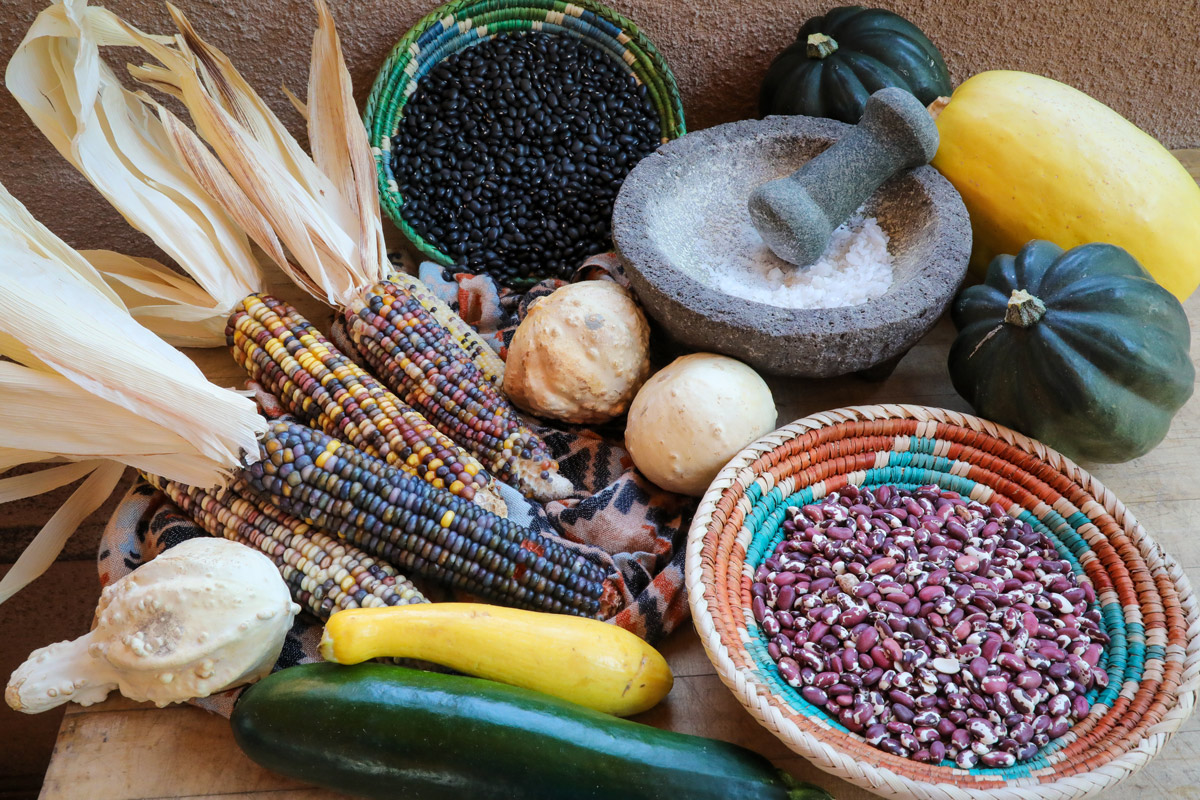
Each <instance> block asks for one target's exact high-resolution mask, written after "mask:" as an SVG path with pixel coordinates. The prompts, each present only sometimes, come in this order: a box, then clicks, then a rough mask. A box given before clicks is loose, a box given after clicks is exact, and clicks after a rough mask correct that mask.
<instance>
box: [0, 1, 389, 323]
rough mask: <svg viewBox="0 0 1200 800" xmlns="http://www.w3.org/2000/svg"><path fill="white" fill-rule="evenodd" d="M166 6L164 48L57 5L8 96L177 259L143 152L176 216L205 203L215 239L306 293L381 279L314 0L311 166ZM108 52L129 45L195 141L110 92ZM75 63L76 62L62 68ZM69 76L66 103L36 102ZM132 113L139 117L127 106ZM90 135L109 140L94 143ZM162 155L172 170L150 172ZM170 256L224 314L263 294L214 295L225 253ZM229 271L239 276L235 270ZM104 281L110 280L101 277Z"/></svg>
mask: <svg viewBox="0 0 1200 800" xmlns="http://www.w3.org/2000/svg"><path fill="white" fill-rule="evenodd" d="M169 8H170V11H171V14H172V17H173V18H174V21H175V23H176V26H177V27H178V29H179V31H180V32H179V34H177V35H175V36H173V37H164V36H152V35H149V34H146V33H143V32H141V31H139V30H137V29H136V28H134V27H133V26H131V25H128V24H126V23H125V22H124V21H122V20H121V19H119V18H118V17H117V16H116V15H114V14H112V13H111V12H109V11H107V10H105V9H103V8H100V7H87V5H86V3H85V0H65V2H64V3H63V5H56V6H54V7H52V8H50V9H47V10H46V11H44V12H43V13H42V15H41V16H40V17H39V18H38V20H37V22H35V24H34V28H33V29H32V30H31V31H30V33H29V35H28V36H27V37H26V39H25V41H24V42H23V43H22V45H21V47H20V48H19V49H18V52H17V55H16V56H15V57H14V59H13V63H14V65H17V66H16V67H13V66H10V68H9V74H8V81H9V86H10V88H11V89H13V91H14V93H15V94H17V95H18V97H19V99H20V100H21V102H22V105H23V106H24V107H25V108H26V110H27V111H28V112H29V114H30V116H31V117H33V118H34V121H35V122H36V123H37V124H38V126H39V127H40V128H41V129H42V130H43V132H45V133H46V135H47V136H49V137H50V138H51V140H52V141H55V143H56V146H58V147H59V149H60V151H63V152H64V153H67V152H69V153H70V155H69V156H68V157H69V158H71V160H72V163H73V164H74V165H75V166H76V167H77V168H78V169H79V170H80V171H81V172H82V173H83V174H84V175H85V177H87V178H88V180H90V181H91V182H92V183H93V184H95V185H96V186H97V187H98V188H99V189H100V190H101V191H102V192H103V193H104V194H105V196H106V197H107V198H108V200H109V201H110V202H111V203H113V205H115V206H116V207H117V208H118V210H120V211H121V213H122V214H123V215H124V216H125V217H126V218H127V219H128V220H129V221H130V222H131V223H132V224H133V225H134V227H136V228H138V229H139V230H141V231H143V232H145V233H146V234H148V235H149V236H150V237H151V238H152V239H154V241H155V242H156V243H158V244H159V246H161V247H164V249H167V248H168V247H170V246H172V245H173V244H174V245H178V246H177V248H176V249H183V246H182V245H181V244H180V243H179V235H178V229H179V225H178V224H173V225H169V226H168V225H163V224H158V222H159V220H158V217H156V216H155V215H156V214H158V215H161V213H162V212H161V209H159V208H158V205H159V204H158V203H155V202H154V200H155V199H164V198H162V196H161V195H155V194H154V191H155V190H156V184H154V183H153V182H151V181H149V179H148V176H146V175H144V174H143V172H144V170H142V169H141V168H140V166H135V165H139V164H140V161H139V159H138V158H137V157H135V154H137V153H141V152H143V151H145V152H148V153H150V155H151V159H152V161H153V162H154V163H155V164H157V165H158V166H159V167H161V168H162V169H165V170H168V172H169V174H170V176H171V180H172V181H175V182H178V183H179V185H183V186H187V187H188V191H187V192H183V195H184V198H183V199H184V200H185V201H186V202H184V203H183V204H181V208H182V209H183V210H184V212H185V213H186V212H188V211H189V210H190V209H191V208H193V207H195V208H199V207H201V205H202V203H204V202H208V203H210V204H212V205H216V206H219V207H220V209H221V211H220V213H219V214H215V215H214V214H211V213H209V214H207V215H206V216H207V217H208V218H209V219H211V220H214V222H213V226H214V228H217V229H219V230H220V232H221V233H222V234H228V236H226V237H225V238H229V237H232V235H233V234H232V233H230V232H231V231H237V230H238V229H239V228H240V230H241V231H244V232H245V235H247V236H248V237H249V238H250V239H252V240H253V241H254V242H255V243H256V244H258V245H259V246H260V247H261V248H262V249H263V251H264V252H265V253H266V254H267V255H268V257H270V258H271V259H272V261H274V262H275V263H276V264H277V265H278V266H279V267H280V268H281V269H282V270H283V271H284V272H285V273H287V274H288V275H289V277H291V278H292V279H293V280H294V281H295V282H296V283H298V284H300V285H301V286H302V287H304V288H305V289H306V290H307V291H308V292H309V293H311V294H313V295H314V296H316V297H317V298H319V299H322V300H325V301H326V302H329V303H331V304H334V305H343V306H344V305H347V304H348V302H347V301H349V300H350V299H352V298H354V297H357V296H358V295H359V294H360V293H361V291H362V290H363V289H365V288H366V287H368V286H371V285H373V284H375V283H376V282H378V281H379V280H381V279H382V278H384V277H385V276H386V273H387V272H388V262H387V254H386V245H385V243H384V238H383V226H382V222H381V219H380V212H379V203H378V191H377V188H376V185H375V173H374V163H373V160H372V158H371V154H370V149H369V145H368V143H367V136H366V131H365V130H364V128H363V125H362V121H361V120H360V119H359V116H358V112H357V110H356V109H355V106H354V99H353V95H352V92H351V84H350V76H349V73H348V72H347V70H346V67H345V63H344V61H343V58H342V51H341V45H340V42H339V41H338V37H337V32H336V29H335V27H334V24H333V19H332V17H331V16H330V14H329V9H328V8H327V7H326V5H325V3H324V0H317V12H318V29H317V32H316V35H315V37H314V41H313V55H312V64H311V69H310V80H309V90H308V98H307V104H304V103H300V101H299V100H297V99H296V98H294V97H293V98H291V99H292V100H293V102H294V103H295V104H296V105H297V107H298V108H300V109H301V113H302V114H304V116H305V117H306V119H307V121H308V131H309V140H310V143H311V146H312V151H313V156H312V157H310V156H309V155H308V154H307V153H306V152H305V151H304V149H303V148H302V147H301V146H300V144H299V143H298V142H296V140H295V139H294V138H293V137H292V136H291V134H289V133H288V131H287V129H286V128H285V127H284V126H283V123H282V122H280V120H279V119H278V118H277V117H276V116H275V114H274V113H273V112H272V111H271V110H270V108H268V107H267V105H266V104H265V103H264V102H263V101H262V99H261V98H260V97H259V96H258V95H257V94H256V93H255V92H254V90H253V89H252V88H251V87H250V85H249V84H248V83H247V82H246V81H245V79H244V78H242V76H241V75H240V74H239V73H238V72H237V70H236V69H235V68H234V67H233V65H232V64H231V63H230V61H229V59H228V58H227V57H226V56H225V55H224V54H223V53H222V52H221V51H219V50H217V49H216V48H214V47H212V46H211V45H209V44H208V43H206V42H205V41H204V40H203V39H201V38H200V36H199V35H198V34H197V32H196V31H195V29H194V28H193V27H192V25H191V24H190V23H189V22H188V20H187V18H186V17H185V16H184V15H183V14H182V13H181V12H180V11H179V10H178V9H176V8H174V7H173V6H169ZM109 45H135V46H137V47H140V48H141V49H142V50H143V51H144V52H146V53H147V54H148V55H149V56H151V57H152V58H153V59H155V60H156V61H157V63H148V64H142V65H140V66H132V67H130V72H131V73H132V75H133V77H134V78H136V79H137V80H138V81H140V82H142V83H143V84H145V85H146V86H148V87H151V88H153V89H157V90H159V91H162V92H164V93H166V94H169V95H171V96H173V97H175V98H178V99H179V100H180V101H182V103H183V104H184V106H186V108H187V110H188V113H189V115H190V118H191V122H192V125H193V126H194V129H195V130H194V131H193V130H192V128H189V127H188V126H187V125H185V124H184V123H183V122H182V121H180V120H179V119H178V118H177V117H175V116H174V115H173V114H172V113H171V112H170V111H169V110H168V109H166V108H164V107H163V106H162V105H161V104H159V103H157V102H156V101H155V100H153V99H152V98H151V97H150V96H149V95H147V94H145V93H139V94H136V95H135V94H133V93H130V92H128V91H126V90H124V89H122V88H119V87H118V84H117V83H116V78H115V76H114V75H113V74H112V73H111V71H109V70H108V69H107V67H105V65H104V63H103V62H102V61H101V60H100V59H99V57H98V55H96V54H97V53H98V50H99V47H101V46H109ZM75 53H78V54H82V55H80V56H79V57H78V58H76V59H75V60H74V61H70V60H69V59H70V57H71V55H72V54H75ZM63 63H67V64H68V65H69V67H70V69H64V68H63V67H62V66H61V64H63ZM18 67H19V70H20V72H19V73H18V72H17V69H18ZM66 73H69V74H67V75H66V77H67V80H66V81H65V84H64V85H65V87H66V88H65V90H64V91H63V92H59V93H56V92H53V91H50V92H47V91H46V90H47V88H48V87H51V86H53V85H54V84H55V83H56V82H58V81H59V80H60V79H61V78H62V77H63V76H64V74H66ZM289 96H290V95H289ZM118 100H119V101H120V102H118ZM138 103H142V104H144V105H143V107H142V108H140V109H136V108H134V106H135V105H137V104H138ZM118 121H119V123H120V124H118ZM89 127H90V128H94V127H100V128H103V129H105V130H111V132H112V135H111V136H110V137H107V138H105V139H104V141H103V142H99V141H97V142H93V141H92V138H93V137H92V135H91V133H90V130H89ZM95 138H101V137H95ZM101 145H106V147H105V146H101ZM210 148H211V149H210ZM168 150H169V151H170V157H171V160H172V161H173V163H172V164H171V165H169V166H168V165H166V164H161V163H160V162H159V160H160V159H163V158H164V157H165V154H166V153H167V151H168ZM114 154H117V155H118V156H121V157H115V156H114ZM124 154H129V157H128V158H125V157H123V155H124ZM197 193H199V194H202V195H203V199H201V198H199V197H197V196H196V194H197ZM189 203H190V205H189ZM204 207H205V208H208V207H209V206H207V205H206V206H204ZM230 220H232V221H234V222H236V225H229V224H228V223H229V221H230ZM168 252H171V253H172V255H173V257H174V258H175V259H176V261H177V262H178V263H179V264H180V266H181V267H182V268H183V269H184V270H186V271H187V272H188V274H189V275H191V276H192V277H194V278H195V279H196V281H197V282H198V283H199V284H200V285H201V286H203V287H204V288H205V289H206V290H207V291H208V292H209V294H211V295H212V296H213V297H214V298H217V302H218V305H220V306H222V307H228V306H231V303H230V302H229V301H230V300H232V301H233V302H236V301H238V300H241V299H242V297H243V296H244V295H246V294H249V293H251V292H252V291H258V290H260V289H261V288H262V286H261V282H259V283H255V279H254V278H253V277H248V276H243V277H244V280H243V281H242V283H243V284H246V285H242V286H241V287H240V288H242V289H244V290H245V291H242V292H241V294H238V296H237V297H236V298H234V297H233V294H236V292H234V291H231V290H230V289H229V288H228V287H224V286H221V285H219V280H218V278H220V276H214V275H212V274H210V273H211V270H212V269H213V265H214V264H217V265H221V264H223V263H225V262H229V261H230V258H229V255H228V254H226V258H225V261H224V262H223V261H222V260H221V259H214V258H213V257H211V256H205V257H196V258H195V259H189V258H187V254H186V253H179V252H176V251H175V250H168ZM233 261H234V262H236V261H237V259H233ZM193 262H200V263H199V264H194V263H193ZM204 267H207V271H206V270H205V269H204ZM231 269H233V271H235V272H240V270H239V269H238V268H237V267H236V264H235V266H234V267H232V268H231ZM101 271H102V272H103V273H104V274H105V276H106V278H108V279H109V280H110V281H111V280H113V279H114V276H113V275H112V274H111V273H110V272H109V271H108V268H107V266H102V267H101ZM250 284H252V285H250ZM183 300H184V298H176V302H181V301H183Z"/></svg>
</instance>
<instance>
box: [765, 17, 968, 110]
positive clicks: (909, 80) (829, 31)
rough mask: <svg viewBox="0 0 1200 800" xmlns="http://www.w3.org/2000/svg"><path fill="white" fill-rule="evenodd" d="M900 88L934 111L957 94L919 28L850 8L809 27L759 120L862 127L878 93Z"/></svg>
mask: <svg viewBox="0 0 1200 800" xmlns="http://www.w3.org/2000/svg"><path fill="white" fill-rule="evenodd" d="M888 86H895V87H897V88H899V89H903V90H905V91H906V92H911V93H912V94H914V95H916V97H917V99H918V100H920V101H921V102H922V103H924V104H925V105H929V104H930V103H932V102H933V101H934V100H936V99H937V98H938V97H939V96H940V95H946V94H949V93H950V73H948V72H947V71H946V62H945V61H943V60H942V54H941V53H939V52H938V49H937V48H936V47H934V46H933V43H932V42H931V41H929V39H928V38H926V36H925V34H923V33H921V31H920V29H919V28H917V26H916V25H914V24H912V23H911V22H909V21H908V20H906V19H905V18H904V17H901V16H900V15H898V14H893V13H892V12H891V11H885V10H883V9H882V8H863V7H862V6H844V7H841V8H835V9H833V10H832V11H830V12H829V13H827V14H825V15H824V16H820V17H814V18H813V19H810V20H808V22H805V23H804V25H803V26H801V28H800V32H799V33H798V34H797V35H796V41H795V42H793V43H792V44H791V45H790V46H789V47H788V48H787V49H786V50H784V51H783V52H782V53H780V54H779V55H778V56H776V57H775V60H774V61H772V62H771V66H770V68H769V69H768V70H767V75H766V77H765V78H763V83H762V90H761V93H760V95H759V113H760V114H762V115H763V116H766V115H768V114H803V115H805V116H808V117H831V118H833V119H840V120H841V121H842V122H849V123H855V122H858V119H859V117H861V116H862V113H863V105H864V104H865V103H866V102H867V98H868V97H870V96H871V94H872V93H874V92H877V91H879V90H880V89H883V88H886V87H888Z"/></svg>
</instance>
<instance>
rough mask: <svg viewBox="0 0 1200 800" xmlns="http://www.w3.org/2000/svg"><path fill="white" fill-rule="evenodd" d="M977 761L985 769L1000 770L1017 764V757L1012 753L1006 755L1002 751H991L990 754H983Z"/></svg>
mask: <svg viewBox="0 0 1200 800" xmlns="http://www.w3.org/2000/svg"><path fill="white" fill-rule="evenodd" d="M979 761H980V763H981V764H983V765H984V766H985V767H993V768H1002V767H1011V766H1012V765H1013V764H1015V763H1017V757H1016V756H1014V755H1013V754H1012V753H1006V752H1004V751H1003V750H993V751H992V752H990V753H984V754H983V755H981V756H980V757H979Z"/></svg>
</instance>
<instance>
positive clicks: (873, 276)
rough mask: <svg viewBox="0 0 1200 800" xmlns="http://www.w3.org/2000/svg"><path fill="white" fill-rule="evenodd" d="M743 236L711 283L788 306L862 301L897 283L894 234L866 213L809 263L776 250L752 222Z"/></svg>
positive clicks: (712, 275)
mask: <svg viewBox="0 0 1200 800" xmlns="http://www.w3.org/2000/svg"><path fill="white" fill-rule="evenodd" d="M746 221H747V229H746V230H745V231H742V232H741V233H742V236H741V237H739V241H740V242H742V243H743V244H742V247H743V248H744V249H742V250H739V251H736V252H733V253H730V255H729V260H728V261H727V262H726V263H725V264H723V265H720V266H716V265H714V267H713V268H712V270H711V272H710V276H709V277H710V282H712V283H715V285H716V286H717V288H719V289H720V290H721V291H723V292H725V293H726V294H728V295H732V296H734V297H741V298H743V299H746V300H754V301H755V302H759V303H769V304H770V305H774V306H783V307H784V308H837V307H839V306H857V305H861V304H862V303H865V302H867V301H868V300H872V299H874V298H876V297H879V296H880V295H882V294H883V293H884V292H886V291H887V290H888V287H889V286H891V285H892V256H891V254H890V253H888V249H887V245H888V235H887V234H886V233H884V232H883V229H882V228H880V227H879V221H878V220H876V219H875V218H874V217H867V218H866V219H864V218H863V217H862V215H861V214H860V213H856V214H855V215H854V216H853V217H851V218H850V219H848V220H846V221H845V222H843V223H842V224H841V225H840V226H838V228H837V229H836V230H834V232H833V235H832V236H830V238H829V244H828V245H827V246H826V248H825V252H824V253H822V254H821V257H820V258H819V259H817V261H816V263H814V264H812V265H810V266H807V267H797V266H795V265H794V264H789V263H788V262H786V261H784V260H783V259H781V258H779V257H778V256H776V255H775V254H774V253H772V252H771V250H770V248H768V247H767V246H766V245H765V244H763V242H762V239H761V238H759V235H758V231H756V230H754V227H753V226H752V225H749V216H748V215H747V218H746Z"/></svg>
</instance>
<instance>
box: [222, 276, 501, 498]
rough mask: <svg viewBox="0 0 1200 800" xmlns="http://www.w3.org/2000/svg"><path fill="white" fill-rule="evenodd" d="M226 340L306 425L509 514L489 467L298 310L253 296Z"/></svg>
mask: <svg viewBox="0 0 1200 800" xmlns="http://www.w3.org/2000/svg"><path fill="white" fill-rule="evenodd" d="M225 334H226V339H227V341H228V343H229V346H230V347H231V348H232V350H233V354H234V358H235V359H236V360H237V362H238V364H240V365H241V366H242V368H243V369H245V370H246V372H247V373H248V374H249V376H250V378H251V379H252V380H254V381H257V382H258V383H260V384H262V385H263V386H265V387H266V388H267V389H268V390H269V391H270V392H271V393H272V394H273V395H275V397H276V398H278V399H279V401H280V403H282V404H283V407H284V408H285V409H287V410H288V411H289V412H290V413H292V414H293V415H295V416H296V417H297V418H298V419H300V420H302V421H303V422H306V423H308V424H309V425H312V426H313V427H315V428H319V429H320V430H323V431H325V432H326V433H328V434H330V435H332V436H337V437H339V438H341V439H342V440H343V441H346V442H349V443H351V444H353V445H354V446H355V447H357V448H359V449H360V450H362V451H364V452H366V453H369V454H371V455H373V456H376V457H378V458H382V459H384V460H385V461H387V462H388V463H389V464H392V465H393V466H395V467H398V468H400V469H402V470H404V471H405V472H407V473H408V474H410V475H413V476H416V477H418V478H420V479H422V480H424V481H427V482H429V483H430V484H431V485H433V486H436V487H437V488H439V489H442V488H444V489H446V490H447V491H449V492H450V493H451V494H456V495H459V496H460V497H463V498H465V499H467V500H473V501H474V502H476V503H478V504H479V505H480V506H482V507H484V508H486V509H488V510H489V511H493V512H495V513H498V514H501V515H504V514H505V513H507V509H506V507H505V504H504V501H503V500H502V499H501V498H500V495H499V494H498V493H497V492H496V488H495V484H494V483H493V482H492V479H491V477H490V476H489V475H488V473H487V471H486V470H484V468H483V465H481V464H480V463H479V461H477V460H476V459H475V458H474V457H473V456H471V454H470V453H467V452H465V451H464V450H463V449H462V448H460V447H459V446H458V445H456V444H455V443H454V442H452V441H451V440H450V439H449V438H447V437H446V436H445V435H443V434H442V433H440V432H439V431H438V430H437V429H436V428H435V427H434V426H433V425H431V424H430V423H429V421H428V420H426V419H425V417H423V416H421V414H420V413H419V412H417V411H415V410H413V409H412V408H411V407H410V406H408V405H405V404H404V403H403V402H402V401H401V400H400V399H399V398H397V397H396V396H395V395H394V394H392V393H391V392H390V391H388V390H387V389H386V388H385V387H384V386H383V385H382V384H380V383H379V381H377V380H375V378H374V377H372V376H371V375H370V374H368V373H367V372H366V371H364V370H363V369H362V368H361V367H359V366H358V365H357V364H355V363H354V362H353V361H351V360H350V359H349V358H347V357H346V356H345V354H343V353H342V352H340V351H339V350H338V349H337V348H336V347H334V346H333V345H332V344H330V343H329V342H328V341H326V340H325V338H324V337H323V336H321V334H320V332H319V331H317V329H316V328H315V327H313V325H312V323H310V322H309V321H308V320H306V319H304V317H302V316H301V315H300V314H299V312H297V311H296V310H295V309H294V308H292V307H291V306H289V305H287V304H286V303H283V302H282V301H280V300H278V299H276V298H274V297H271V296H269V295H264V294H252V295H250V296H249V297H246V298H245V299H244V300H242V302H241V303H240V304H239V305H238V307H237V308H236V309H235V310H234V312H233V314H232V315H231V316H230V318H229V324H228V326H227V328H226V331H225Z"/></svg>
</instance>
